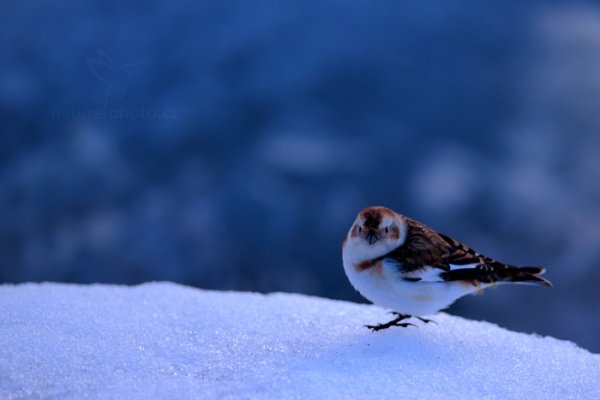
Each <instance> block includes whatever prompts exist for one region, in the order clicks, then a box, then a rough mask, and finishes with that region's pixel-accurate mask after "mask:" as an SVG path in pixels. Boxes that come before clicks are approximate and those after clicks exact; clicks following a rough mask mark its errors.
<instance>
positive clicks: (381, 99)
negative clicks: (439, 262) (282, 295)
mask: <svg viewBox="0 0 600 400" xmlns="http://www.w3.org/2000/svg"><path fill="white" fill-rule="evenodd" d="M0 40H1V41H0V46H1V52H0V218H1V222H0V281H2V282H25V281H48V280H49V281H65V282H77V283H90V282H107V283H123V284H135V283H139V282H144V281H149V280H172V281H176V282H181V283H185V284H188V285H194V286H197V287H201V288H210V289H235V290H254V291H262V292H270V291H292V292H301V293H307V294H311V295H319V296H326V297H332V298H340V299H349V300H354V301H360V300H361V299H360V297H359V296H358V295H357V294H356V293H355V292H354V290H353V289H352V288H351V286H350V284H349V283H348V281H347V279H346V277H345V275H344V272H343V269H342V264H341V249H340V244H341V240H342V238H343V236H344V235H345V233H346V230H347V229H348V228H349V226H350V224H351V223H352V221H353V219H354V216H355V214H356V212H357V211H358V210H359V209H361V208H363V207H366V206H369V205H374V204H380V205H385V206H388V207H391V208H393V209H395V210H397V211H398V212H400V213H403V214H406V215H409V216H411V217H413V218H416V219H418V220H421V221H423V222H425V223H427V224H428V225H430V226H432V227H433V228H435V229H437V230H439V231H441V232H444V233H446V234H449V235H451V236H453V237H455V238H457V239H459V240H462V241H464V242H465V243H467V244H469V245H471V246H472V247H474V248H475V249H477V250H479V251H481V252H483V253H485V254H488V255H489V256H491V257H494V258H497V259H499V260H503V261H506V262H510V263H515V264H524V265H527V264H530V265H531V264H533V265H545V266H547V268H548V273H547V277H548V278H549V279H550V280H552V281H553V282H554V283H555V288H553V289H545V288H538V287H526V286H510V287H509V286H503V287H501V288H498V289H493V290H488V291H486V293H485V294H484V295H483V296H477V297H468V298H464V299H462V300H460V301H459V302H458V303H457V304H456V305H454V306H453V307H452V308H451V310H450V311H451V312H453V313H455V314H460V315H465V316H467V317H470V318H477V319H486V320H489V321H493V322H496V323H498V324H500V325H502V326H505V327H508V328H511V329H515V330H519V331H525V332H537V333H540V334H548V335H553V336H556V337H559V338H564V339H569V340H573V341H575V342H576V343H578V344H580V345H582V346H584V347H586V348H588V349H591V350H593V351H596V352H599V351H600V336H599V335H598V334H597V332H599V328H600V318H599V317H600V315H599V314H600V312H599V311H598V310H600V292H599V291H598V289H597V286H598V282H600V185H599V182H600V135H599V128H600V101H599V100H600V56H599V54H600V7H599V6H597V5H595V4H594V3H585V2H547V1H546V2H541V1H540V2H538V1H498V2H491V3H481V2H477V1H452V2H447V1H437V0H434V1H429V2H409V1H379V2H376V3H372V2H361V1H341V0H325V1H319V2H308V1H287V2H281V1H279V2H277V1H273V2H266V1H201V2H196V1H185V0H177V1H171V2H166V1H160V2H159V1H155V0H147V1H143V2H117V1H96V0H87V1H84V2H69V1H60V0H57V1H52V2H47V1H40V0H34V1H28V2H18V1H3V2H2V3H1V4H0ZM366 322H373V321H366Z"/></svg>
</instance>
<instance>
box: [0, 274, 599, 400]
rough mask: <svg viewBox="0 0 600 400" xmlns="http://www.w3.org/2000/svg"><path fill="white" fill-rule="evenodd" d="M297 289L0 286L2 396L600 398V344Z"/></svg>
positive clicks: (160, 285) (161, 285) (158, 285)
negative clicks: (395, 320)
mask: <svg viewBox="0 0 600 400" xmlns="http://www.w3.org/2000/svg"><path fill="white" fill-rule="evenodd" d="M388 319H389V315H386V312H385V310H383V309H380V308H378V307H375V306H368V305H360V304H353V303H348V302H342V301H333V300H326V299H320V298H314V297H307V296H302V295H294V294H270V295H261V294H254V293H239V292H215V291H205V290H198V289H193V288H189V287H185V286H180V285H176V284H171V283H149V284H144V285H140V286H135V287H124V286H110V285H91V286H83V285H66V284H25V285H17V286H12V285H4V286H0V398H2V399H30V398H31V399H38V398H43V399H46V398H52V399H54V398H60V399H64V398H67V399H80V398H100V399H113V398H127V399H166V398H168V399H172V398H173V399H175V398H177V399H186V398H207V399H227V398H236V399H238V398H241V399H245V398H252V399H255V398H258V399H261V398H273V399H279V398H302V399H331V398H344V399H347V398H365V399H372V398H389V399H397V398H419V399H452V398H464V399H469V398H472V399H475V398H477V399H480V398H502V399H506V398H519V399H522V398H528V399H549V398H561V399H566V398H574V399H598V398H600V355H595V354H591V353H589V352H588V351H586V350H583V349H581V348H579V347H577V346H576V345H574V344H573V343H570V342H565V341H560V340H557V339H553V338H549V337H546V338H542V337H539V336H536V335H526V334H521V333H515V332H510V331H507V330H505V329H502V328H499V327H497V326H495V325H493V324H490V323H486V322H475V321H469V320H465V319H462V318H459V317H454V316H450V315H447V314H443V313H441V314H438V315H436V316H435V317H434V319H435V321H437V323H438V324H437V325H434V324H429V325H422V324H420V326H419V328H407V329H400V328H397V329H390V330H387V331H381V332H377V333H372V332H370V331H369V330H367V329H365V328H364V327H363V325H364V324H366V323H376V322H384V321H386V320H388Z"/></svg>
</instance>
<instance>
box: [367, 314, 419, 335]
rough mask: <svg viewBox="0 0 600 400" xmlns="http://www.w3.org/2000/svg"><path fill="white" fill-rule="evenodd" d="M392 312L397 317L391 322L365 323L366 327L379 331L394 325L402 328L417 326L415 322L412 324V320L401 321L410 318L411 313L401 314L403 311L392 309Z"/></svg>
mask: <svg viewBox="0 0 600 400" xmlns="http://www.w3.org/2000/svg"><path fill="white" fill-rule="evenodd" d="M390 314H393V315H395V316H396V318H394V319H393V320H391V321H390V322H386V323H385V324H378V325H365V327H366V328H369V329H370V330H372V331H373V332H377V331H380V330H382V329H387V328H390V327H392V326H399V327H401V328H406V327H407V326H416V325H415V324H411V323H410V322H401V321H403V320H405V319H406V318H410V317H411V315H408V314H401V313H399V312H395V311H391V312H390Z"/></svg>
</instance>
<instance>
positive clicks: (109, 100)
mask: <svg viewBox="0 0 600 400" xmlns="http://www.w3.org/2000/svg"><path fill="white" fill-rule="evenodd" d="M86 61H87V65H88V68H89V70H90V72H91V74H92V75H93V76H94V77H95V78H96V79H98V80H99V81H101V82H103V84H104V85H105V91H104V97H103V106H102V107H90V108H79V107H63V108H55V109H53V110H52V119H62V120H103V121H120V120H123V121H125V120H169V119H177V118H179V112H178V111H177V110H176V109H164V108H149V107H132V106H126V105H123V104H121V103H122V100H123V97H124V96H125V94H126V93H127V89H128V86H129V82H130V79H131V77H132V75H133V74H134V72H135V69H136V68H137V67H141V66H142V65H144V64H145V63H138V64H117V63H115V62H114V61H113V60H112V59H111V58H110V57H109V56H108V55H107V54H106V53H105V52H103V51H100V50H96V56H95V57H94V58H88V59H87V60H86Z"/></svg>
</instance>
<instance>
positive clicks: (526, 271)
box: [503, 266, 552, 287]
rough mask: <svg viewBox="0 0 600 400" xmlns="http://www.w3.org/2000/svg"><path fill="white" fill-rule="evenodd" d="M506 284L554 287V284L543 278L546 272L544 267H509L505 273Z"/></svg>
mask: <svg viewBox="0 0 600 400" xmlns="http://www.w3.org/2000/svg"><path fill="white" fill-rule="evenodd" d="M503 272H504V279H503V281H504V282H514V283H523V284H528V285H540V286H548V287H552V282H550V281H549V280H547V279H544V278H542V277H541V276H540V275H542V274H543V273H544V272H546V270H545V269H544V268H542V267H512V266H511V267H508V268H507V269H505V270H504V271H503Z"/></svg>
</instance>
